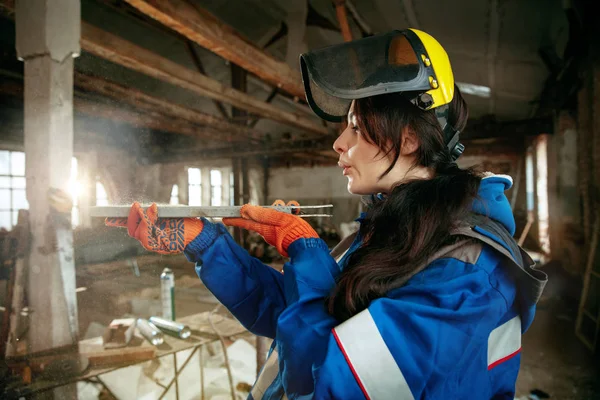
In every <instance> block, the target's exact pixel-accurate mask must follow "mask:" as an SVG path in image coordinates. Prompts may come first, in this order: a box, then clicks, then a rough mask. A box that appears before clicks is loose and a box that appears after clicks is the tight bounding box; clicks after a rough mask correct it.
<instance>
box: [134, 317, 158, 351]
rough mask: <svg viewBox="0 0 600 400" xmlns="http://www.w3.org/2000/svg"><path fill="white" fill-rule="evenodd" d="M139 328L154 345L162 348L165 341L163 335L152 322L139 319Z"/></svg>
mask: <svg viewBox="0 0 600 400" xmlns="http://www.w3.org/2000/svg"><path fill="white" fill-rule="evenodd" d="M137 327H138V329H139V331H140V333H141V334H142V336H143V337H145V338H146V339H147V340H148V341H149V342H150V343H152V344H153V345H155V346H160V345H161V344H163V342H164V341H165V339H164V336H163V333H162V332H161V331H160V329H158V328H157V327H156V326H155V325H154V324H153V323H152V322H150V321H148V320H145V319H143V318H138V319H137Z"/></svg>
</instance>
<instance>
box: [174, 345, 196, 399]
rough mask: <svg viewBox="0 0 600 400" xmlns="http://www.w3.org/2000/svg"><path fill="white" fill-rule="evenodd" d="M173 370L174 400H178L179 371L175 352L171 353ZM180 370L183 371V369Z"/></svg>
mask: <svg viewBox="0 0 600 400" xmlns="http://www.w3.org/2000/svg"><path fill="white" fill-rule="evenodd" d="M192 354H193V353H192ZM173 368H174V369H175V378H173V379H175V398H176V399H177V400H179V379H178V378H179V371H177V352H175V353H173ZM181 370H182V371H183V368H182V369H181Z"/></svg>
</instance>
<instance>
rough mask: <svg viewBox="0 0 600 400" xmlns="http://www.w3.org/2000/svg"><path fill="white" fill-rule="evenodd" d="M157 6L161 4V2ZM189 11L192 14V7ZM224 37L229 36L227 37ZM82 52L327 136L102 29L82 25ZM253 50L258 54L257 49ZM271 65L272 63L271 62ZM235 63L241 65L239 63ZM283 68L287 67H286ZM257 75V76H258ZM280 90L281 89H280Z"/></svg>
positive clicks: (9, 7)
mask: <svg viewBox="0 0 600 400" xmlns="http://www.w3.org/2000/svg"><path fill="white" fill-rule="evenodd" d="M157 3H160V4H162V2H157ZM165 5H169V6H171V5H172V4H170V3H169V4H167V3H165ZM0 6H2V11H3V12H4V13H5V14H6V15H8V16H10V17H12V15H13V13H14V2H13V1H12V0H0ZM187 7H188V8H189V7H192V6H190V5H189V4H188V5H187ZM192 9H193V10H195V8H193V7H192ZM210 18H213V19H214V17H212V16H210ZM210 18H209V19H210ZM207 21H208V20H207ZM214 21H215V22H216V23H217V24H221V25H222V29H220V30H218V31H215V34H216V32H221V33H223V34H225V33H224V32H225V31H229V34H232V35H235V33H233V31H231V30H230V28H227V27H226V26H225V25H223V24H222V23H220V22H218V21H217V20H216V19H214ZM223 29H225V30H223ZM184 36H185V35H184ZM186 37H187V36H186ZM226 37H229V36H227V35H226ZM191 40H193V39H191ZM239 40H242V41H243V39H241V38H239ZM193 41H195V40H193ZM247 45H250V44H249V43H246V44H245V45H244V47H246V46H247ZM81 48H82V50H84V51H86V52H88V53H90V54H93V55H95V56H97V57H101V58H104V59H106V60H108V61H111V62H113V63H115V64H119V65H121V66H124V67H126V68H130V69H133V70H134V71H137V72H140V73H143V74H145V75H148V76H151V77H153V78H155V79H159V80H162V81H165V82H168V83H170V84H172V85H175V86H178V87H181V88H183V89H186V90H189V91H191V92H194V93H196V94H198V95H200V96H203V97H208V98H210V99H213V100H217V101H222V102H224V103H227V104H231V105H232V106H235V107H238V108H241V109H244V110H246V111H248V112H249V113H251V114H253V115H256V116H261V117H263V118H267V119H271V120H274V121H278V122H281V123H283V124H286V125H289V126H294V127H296V128H298V129H301V130H303V131H306V132H309V133H312V134H316V135H328V134H329V133H330V131H329V129H328V128H327V127H325V126H323V125H321V124H319V123H318V122H315V121H311V120H310V119H308V118H306V117H304V116H302V115H300V114H297V113H292V112H288V111H285V110H281V109H279V108H277V107H275V106H273V105H272V104H267V103H265V102H263V101H261V100H258V99H256V98H254V97H252V96H249V95H247V94H246V93H242V92H240V91H239V90H235V89H233V88H231V87H226V86H224V85H222V84H221V83H220V82H218V81H216V80H214V79H211V78H209V77H207V76H205V75H202V74H201V73H199V72H196V71H193V70H191V69H189V68H186V67H183V66H181V65H179V64H177V63H175V62H173V61H171V60H168V59H166V58H164V57H161V56H159V55H157V54H156V53H153V52H151V51H149V50H146V49H144V48H142V47H140V46H137V45H135V44H133V43H131V42H129V41H127V40H125V39H122V38H120V37H118V36H116V35H113V34H110V33H108V32H105V31H103V30H102V29H100V28H97V27H95V26H93V25H91V24H88V23H86V22H84V21H82V22H81ZM256 50H258V51H259V52H261V50H259V49H256ZM255 61H256V68H258V69H260V68H267V67H268V66H272V63H269V62H267V61H268V60H264V59H263V58H261V57H259V58H258V59H255ZM273 61H275V60H274V59H273ZM234 62H235V61H234ZM263 62H267V64H264V65H263V64H262V63H263ZM235 63H236V64H238V65H241V64H240V63H239V62H235ZM280 64H283V63H280ZM283 65H284V66H286V67H287V65H285V64H283ZM288 68H289V67H288ZM252 72H254V71H252ZM296 74H297V77H298V78H297V82H296V84H297V85H299V87H300V88H301V93H299V95H298V97H301V98H303V97H304V90H303V88H302V85H301V83H302V82H301V79H300V75H298V73H297V72H296ZM257 75H258V76H260V74H257ZM274 85H275V86H280V85H279V84H278V82H276V83H274ZM280 87H282V88H283V86H280ZM286 87H289V85H286Z"/></svg>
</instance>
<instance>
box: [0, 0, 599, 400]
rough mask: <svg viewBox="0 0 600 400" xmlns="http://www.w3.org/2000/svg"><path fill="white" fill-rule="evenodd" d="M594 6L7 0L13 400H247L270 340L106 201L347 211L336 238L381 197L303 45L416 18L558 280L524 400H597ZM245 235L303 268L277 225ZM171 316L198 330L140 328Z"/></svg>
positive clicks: (527, 341) (476, 151) (0, 294)
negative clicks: (325, 100)
mask: <svg viewBox="0 0 600 400" xmlns="http://www.w3.org/2000/svg"><path fill="white" fill-rule="evenodd" d="M595 3H596V2H595V1H585V0H485V1H482V0H419V1H416V0H397V1H391V0H333V1H332V0H306V1H300V0H296V1H286V0H233V1H225V0H16V1H15V0H0V104H1V105H0V245H1V261H2V264H1V265H0V278H1V280H0V311H1V312H0V316H1V317H2V325H1V326H2V329H1V332H0V336H1V337H0V358H1V359H2V363H0V365H1V368H0V398H3V399H4V398H7V399H11V398H15V399H21V398H27V399H28V398H53V399H76V398H77V399H162V398H166V399H207V400H210V399H213V400H220V399H232V398H235V399H245V398H246V397H247V396H248V393H249V392H250V391H251V388H252V385H253V384H254V381H255V380H256V377H257V374H258V372H259V371H260V369H261V368H262V366H263V364H264V363H265V359H266V354H267V352H268V350H269V348H270V346H271V339H267V338H265V337H260V336H255V335H253V334H251V333H250V332H248V331H247V330H246V329H245V328H244V327H243V326H242V325H241V324H240V323H239V322H238V321H237V320H236V319H235V318H234V317H233V315H231V314H230V313H229V312H228V311H227V309H226V308H225V307H223V306H222V305H220V304H219V301H218V300H217V299H216V298H215V297H214V296H213V295H212V294H211V292H210V291H209V290H208V289H207V288H206V287H205V286H204V285H203V283H202V281H201V280H200V279H199V278H198V276H197V274H196V271H195V269H194V264H193V263H191V262H189V261H188V260H187V259H186V257H185V256H184V255H183V254H177V255H161V254H157V253H153V252H150V251H146V250H145V249H144V248H143V247H142V246H140V245H139V243H138V242H137V241H136V240H135V239H133V238H131V237H130V236H129V235H128V234H127V229H118V228H114V227H107V226H105V220H104V218H102V217H98V216H94V212H93V210H94V208H95V207H99V206H117V205H119V206H130V205H131V204H132V203H133V202H134V201H137V202H140V203H142V204H150V203H153V202H155V203H157V204H159V205H172V206H181V207H183V206H207V207H212V206H215V207H216V206H221V207H223V206H241V205H243V204H247V203H252V204H257V205H271V204H272V203H273V202H274V201H275V200H277V199H283V200H284V201H289V200H296V201H298V202H299V203H300V205H301V206H302V205H304V206H308V205H327V204H330V205H333V207H331V208H327V209H318V208H317V209H314V210H315V211H314V213H317V214H318V213H327V214H331V217H318V216H317V217H312V218H306V220H307V221H308V222H309V223H310V224H311V225H312V227H313V228H314V229H315V231H316V232H317V233H318V234H319V236H320V237H321V238H322V239H323V240H325V242H326V243H327V245H328V246H330V247H331V248H333V247H334V246H335V245H336V244H337V243H338V242H339V241H340V240H341V239H342V238H344V237H346V236H348V235H349V234H350V233H351V232H353V231H354V230H356V228H357V226H358V223H357V222H356V221H355V220H356V218H357V217H358V215H359V214H360V213H361V211H364V207H365V205H364V204H363V202H362V201H361V198H360V196H355V195H352V194H350V193H349V192H348V190H347V187H346V186H347V180H346V178H345V177H344V176H343V175H342V173H341V170H340V168H339V167H338V159H339V156H338V154H336V152H335V151H334V150H333V147H332V145H333V142H334V140H335V139H336V137H337V136H338V135H339V134H340V132H341V131H342V129H343V126H341V125H340V124H336V123H329V122H324V121H322V120H321V119H319V118H318V117H317V116H316V115H315V114H313V113H312V112H311V110H310V109H309V107H308V105H307V102H306V98H305V94H304V86H303V83H302V79H301V76H300V70H299V69H300V67H299V62H298V59H299V55H300V54H301V53H304V52H306V51H308V50H311V49H317V48H321V47H324V46H328V45H333V44H338V43H342V42H344V41H350V40H355V39H360V38H364V37H368V36H371V35H375V34H378V33H384V32H388V31H391V30H393V29H405V28H416V29H420V30H423V31H425V32H428V33H429V34H431V35H432V36H434V37H435V38H437V39H438V40H439V41H440V43H441V44H442V45H443V46H444V48H445V49H446V51H447V53H448V56H449V58H450V61H451V64H452V69H453V72H454V79H455V81H456V84H457V86H458V87H459V88H460V89H461V91H462V94H463V96H464V98H465V100H466V102H467V104H468V107H469V120H468V124H467V128H466V129H465V130H464V131H463V132H461V133H460V138H461V142H462V143H463V144H464V146H465V151H464V154H463V155H462V156H461V157H460V158H459V159H458V164H459V166H460V167H471V166H477V167H478V168H479V169H480V170H482V171H491V172H493V173H495V174H506V175H510V176H511V177H512V179H513V182H514V184H513V186H512V188H511V189H509V190H508V191H507V192H506V196H507V197H508V199H509V201H510V205H511V208H512V210H513V213H514V216H515V220H516V233H515V235H514V237H515V239H516V240H517V242H518V243H519V244H520V245H521V246H522V247H523V248H524V249H525V250H526V251H527V252H528V253H529V254H530V255H532V257H533V258H534V260H535V261H536V264H537V266H536V268H537V269H540V270H541V271H544V272H545V273H546V274H547V275H548V284H547V286H546V288H545V290H544V292H543V294H542V297H541V299H540V300H539V302H538V305H537V311H536V317H535V320H534V322H533V324H532V326H531V327H530V328H529V330H528V331H527V332H526V333H525V334H524V335H523V337H522V352H521V357H522V358H521V367H520V371H519V376H518V379H517V383H516V394H515V398H516V399H520V400H525V399H542V398H551V399H561V400H566V399H596V398H600V384H599V383H598V382H599V378H600V363H599V358H598V355H599V354H600V350H599V349H600V343H599V337H600V253H599V252H598V251H597V250H598V249H600V247H599V245H600V213H599V212H598V210H599V209H600V208H599V207H598V205H599V204H600V46H599V40H598V39H600V31H599V30H598V23H597V21H595V15H596V14H595V13H594V12H593V11H592V9H593V8H594V4H595ZM230 232H231V234H232V235H233V236H234V238H235V240H236V241H237V242H238V243H239V244H241V245H242V246H243V247H244V248H245V249H246V250H247V251H248V252H249V253H250V254H251V255H252V256H254V257H256V258H258V259H260V260H261V261H262V262H264V263H266V264H268V265H269V266H271V267H273V268H275V269H278V270H282V269H283V268H284V265H285V263H286V261H287V259H286V258H284V257H282V256H281V255H279V254H278V252H277V251H276V250H275V248H274V247H271V246H269V245H268V244H266V243H265V242H264V241H263V239H262V238H261V237H260V236H259V235H258V234H256V233H252V232H250V233H249V232H248V231H244V230H240V229H230ZM169 285H170V286H169ZM165 288H166V289H165ZM165 290H166V291H167V293H166V294H165ZM165 299H167V300H168V301H169V302H170V303H169V304H171V307H168V306H167V307H166V306H165V301H166V300H165ZM165 307H166V309H165ZM169 313H170V314H169ZM166 314H169V315H168V317H169V318H168V319H172V320H175V321H177V322H178V323H180V324H181V325H184V326H185V327H186V329H187V331H186V332H181V331H180V332H179V333H178V335H179V336H177V335H173V334H172V332H171V334H167V333H168V332H167V333H165V334H164V335H162V334H161V336H160V338H159V339H160V340H158V339H157V341H156V342H154V341H153V340H154V339H151V338H149V337H148V335H146V334H144V332H142V331H143V330H144V329H146V328H145V327H144V326H142V325H143V324H146V323H147V321H152V318H155V317H159V318H160V317H167V315H166ZM136 321H137V324H136ZM140 321H142V322H140ZM157 324H158V323H157ZM136 325H137V326H136ZM181 325H179V326H181ZM155 333H156V332H155ZM111 335H112V337H111ZM150 336H152V335H150ZM163 336H164V337H163Z"/></svg>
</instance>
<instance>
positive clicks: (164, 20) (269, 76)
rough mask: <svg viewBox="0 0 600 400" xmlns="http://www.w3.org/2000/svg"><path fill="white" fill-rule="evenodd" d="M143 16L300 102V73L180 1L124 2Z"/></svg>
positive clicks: (213, 19)
mask: <svg viewBox="0 0 600 400" xmlns="http://www.w3.org/2000/svg"><path fill="white" fill-rule="evenodd" d="M125 1H126V2H127V3H129V4H130V5H131V6H133V7H135V8H136V9H138V10H139V11H140V12H142V13H143V14H146V15H148V16H149V17H152V18H154V19H155V20H157V21H158V22H160V23H161V24H163V25H165V26H168V27H169V28H171V29H173V30H174V31H176V32H178V33H180V34H181V35H183V36H185V37H187V38H188V39H190V40H192V41H194V42H196V43H198V44H199V45H200V46H202V47H204V48H206V49H208V50H210V51H212V52H214V53H216V54H218V55H219V56H221V57H223V58H224V59H226V60H229V61H231V62H232V63H234V64H237V65H239V66H240V67H242V68H243V69H245V70H247V71H249V72H251V73H253V74H254V75H256V76H258V77H260V78H261V79H264V80H265V81H267V82H269V83H271V84H273V85H274V86H276V87H279V88H281V89H282V90H284V91H286V92H288V93H290V94H292V95H293V96H296V97H298V98H304V87H303V85H302V79H301V77H300V73H299V72H298V71H296V70H294V69H292V68H291V67H290V66H289V65H287V64H286V63H284V62H281V61H279V60H276V59H275V58H273V57H272V56H270V55H269V54H267V53H265V52H264V51H263V50H261V49H260V48H258V47H257V46H255V45H254V44H252V43H250V42H249V41H248V40H246V39H244V38H243V37H242V36H241V35H239V34H238V33H237V32H236V31H234V30H233V29H232V28H231V27H229V26H228V25H226V24H224V23H223V22H221V21H220V20H219V19H217V18H216V17H215V16H213V15H212V14H210V13H209V12H207V11H206V10H204V9H201V8H200V7H197V6H194V5H193V4H191V3H188V2H186V1H184V0H125Z"/></svg>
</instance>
